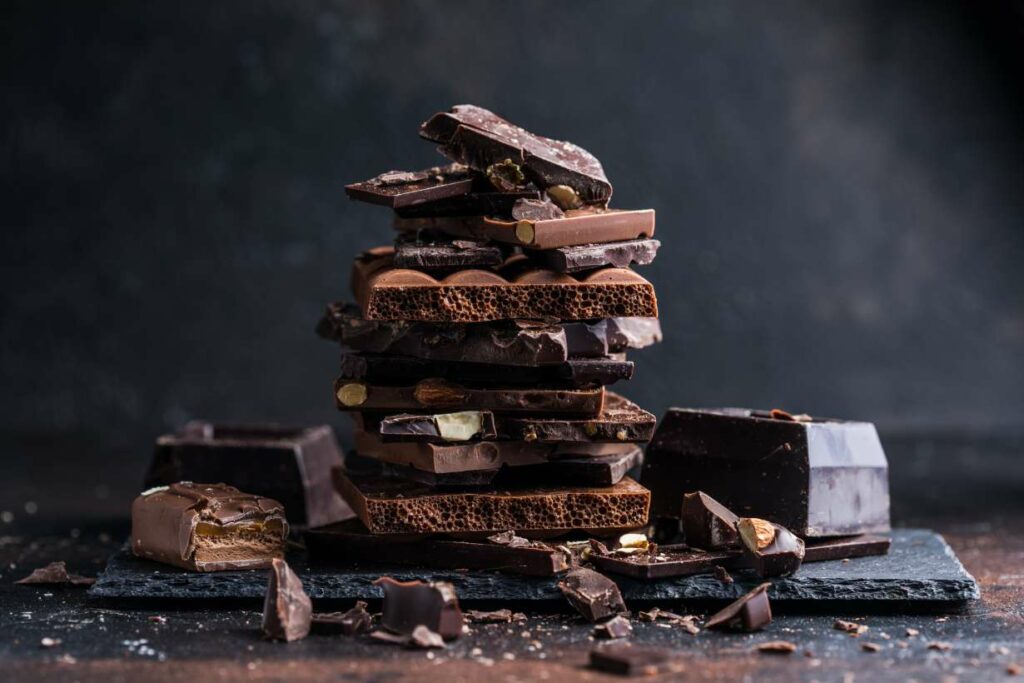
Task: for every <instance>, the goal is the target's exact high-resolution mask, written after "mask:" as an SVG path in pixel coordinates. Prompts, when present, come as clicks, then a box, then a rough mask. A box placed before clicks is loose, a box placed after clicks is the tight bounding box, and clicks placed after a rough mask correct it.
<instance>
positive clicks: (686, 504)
mask: <svg viewBox="0 0 1024 683" xmlns="http://www.w3.org/2000/svg"><path fill="white" fill-rule="evenodd" d="M681 518H682V526H683V535H684V536H685V538H686V542H687V544H689V545H691V546H693V547H695V548H702V549H704V550H724V549H726V548H736V547H738V546H739V536H738V535H737V534H736V522H737V521H739V517H737V516H736V515H734V514H733V512H732V511H731V510H729V509H728V508H727V507H725V506H724V505H722V504H721V503H719V502H718V501H717V500H715V499H714V498H712V497H711V496H709V495H708V494H706V493H704V492H703V491H693V492H691V493H687V494H684V495H683V511H682V514H681Z"/></svg>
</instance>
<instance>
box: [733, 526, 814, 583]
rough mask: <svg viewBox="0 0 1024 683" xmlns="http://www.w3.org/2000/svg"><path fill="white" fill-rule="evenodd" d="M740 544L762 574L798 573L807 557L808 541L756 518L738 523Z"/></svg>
mask: <svg viewBox="0 0 1024 683" xmlns="http://www.w3.org/2000/svg"><path fill="white" fill-rule="evenodd" d="M736 531H737V533H738V534H739V537H740V547H741V548H742V549H743V555H744V557H745V558H746V559H747V561H748V563H749V564H750V566H751V567H753V569H754V571H756V572H757V574H758V576H762V577H766V578H767V577H771V576H786V575H789V574H794V573H796V570H798V569H800V564H801V563H802V562H803V559H804V542H803V541H802V540H801V539H800V538H797V536H796V535H795V534H793V532H791V531H790V530H789V529H787V528H785V527H783V526H779V525H778V524H773V523H772V522H769V521H767V520H764V519H757V518H755V517H741V518H740V519H739V521H738V522H736Z"/></svg>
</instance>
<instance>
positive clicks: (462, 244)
mask: <svg viewBox="0 0 1024 683" xmlns="http://www.w3.org/2000/svg"><path fill="white" fill-rule="evenodd" d="M506 251H507V248H505V249H503V248H502V247H501V246H500V245H497V244H494V243H491V242H473V241H468V240H453V239H448V238H443V237H437V238H433V237H431V238H427V237H425V236H423V235H409V234H402V235H400V236H399V237H398V238H397V239H396V240H395V267H397V268H413V269H415V270H426V271H429V272H433V271H451V270H458V269H460V268H488V267H497V266H500V265H501V264H503V263H504V262H505V259H506V258H507V257H508V254H507V253H506Z"/></svg>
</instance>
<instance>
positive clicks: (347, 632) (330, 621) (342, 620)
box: [313, 600, 373, 636]
mask: <svg viewBox="0 0 1024 683" xmlns="http://www.w3.org/2000/svg"><path fill="white" fill-rule="evenodd" d="M313 628H314V629H316V630H317V631H324V632H327V633H333V632H337V633H340V634H342V635H343V636H355V635H358V634H360V633H369V632H370V631H372V630H373V616H371V615H370V613H369V612H367V611H366V603H365V602H363V601H362V600H359V601H357V602H356V606H355V607H353V608H352V609H350V610H348V611H347V612H319V613H315V614H313Z"/></svg>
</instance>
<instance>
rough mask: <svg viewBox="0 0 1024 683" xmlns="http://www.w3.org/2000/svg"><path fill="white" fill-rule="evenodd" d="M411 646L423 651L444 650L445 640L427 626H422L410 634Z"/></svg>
mask: <svg viewBox="0 0 1024 683" xmlns="http://www.w3.org/2000/svg"><path fill="white" fill-rule="evenodd" d="M409 645H410V646H411V647H418V648H420V649H421V650H428V649H430V648H437V647H441V648H443V647H444V646H445V645H444V638H442V637H441V634H440V633H434V632H433V631H431V630H430V629H429V628H427V627H426V626H423V625H422V624H421V625H419V626H417V627H416V628H414V629H413V630H412V633H411V634H409Z"/></svg>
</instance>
